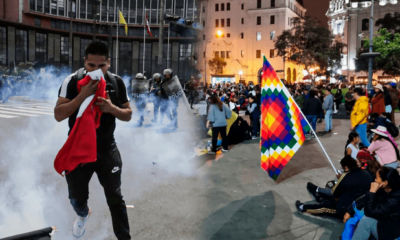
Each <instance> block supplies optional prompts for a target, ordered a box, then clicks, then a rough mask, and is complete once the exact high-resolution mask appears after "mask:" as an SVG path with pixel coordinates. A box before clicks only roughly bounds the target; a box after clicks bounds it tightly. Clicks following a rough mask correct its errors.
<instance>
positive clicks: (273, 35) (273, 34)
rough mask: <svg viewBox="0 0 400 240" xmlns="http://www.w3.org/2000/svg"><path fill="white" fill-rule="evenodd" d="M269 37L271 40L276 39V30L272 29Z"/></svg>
mask: <svg viewBox="0 0 400 240" xmlns="http://www.w3.org/2000/svg"><path fill="white" fill-rule="evenodd" d="M269 39H270V40H275V31H271V32H270V33H269Z"/></svg>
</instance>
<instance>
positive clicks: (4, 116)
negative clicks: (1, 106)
mask: <svg viewBox="0 0 400 240" xmlns="http://www.w3.org/2000/svg"><path fill="white" fill-rule="evenodd" d="M15 117H17V116H10V115H5V114H0V118H15Z"/></svg>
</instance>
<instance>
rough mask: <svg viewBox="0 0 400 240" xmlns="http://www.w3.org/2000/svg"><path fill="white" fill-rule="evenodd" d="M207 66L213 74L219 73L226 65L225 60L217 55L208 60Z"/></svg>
mask: <svg viewBox="0 0 400 240" xmlns="http://www.w3.org/2000/svg"><path fill="white" fill-rule="evenodd" d="M208 66H209V67H210V68H211V71H212V72H214V74H221V73H222V71H223V70H224V67H225V66H226V61H225V60H224V59H223V58H220V57H219V56H215V57H214V58H213V59H211V60H208Z"/></svg>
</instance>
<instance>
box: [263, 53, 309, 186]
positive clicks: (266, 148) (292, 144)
mask: <svg viewBox="0 0 400 240" xmlns="http://www.w3.org/2000/svg"><path fill="white" fill-rule="evenodd" d="M261 103H262V106H261V112H262V116H261V168H262V169H264V170H265V171H267V172H268V174H269V176H270V177H271V178H272V179H274V180H276V179H277V178H278V176H279V174H280V173H281V171H282V169H283V168H284V167H285V166H286V164H287V163H288V162H289V161H290V159H292V157H293V155H294V154H295V153H296V152H297V151H298V150H299V148H300V146H301V145H303V143H304V141H305V133H306V132H308V131H309V130H310V127H309V125H308V124H307V122H306V120H305V119H304V118H303V115H302V114H301V112H300V110H299V108H298V107H297V105H296V103H295V102H294V100H293V98H292V96H291V95H290V93H289V92H288V90H287V89H286V87H285V86H284V85H283V84H282V82H281V81H280V79H279V77H278V75H277V74H276V72H275V70H274V69H273V67H272V66H271V64H270V63H269V62H268V60H267V59H266V57H265V56H264V66H263V75H262V97H261Z"/></svg>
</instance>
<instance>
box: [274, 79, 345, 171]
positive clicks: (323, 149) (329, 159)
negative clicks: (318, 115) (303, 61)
mask: <svg viewBox="0 0 400 240" xmlns="http://www.w3.org/2000/svg"><path fill="white" fill-rule="evenodd" d="M279 81H280V82H281V84H282V86H283V88H284V91H285V94H286V95H287V96H289V97H290V98H291V99H292V101H293V103H294V104H296V106H297V108H298V109H299V111H300V113H301V115H302V116H303V118H304V120H306V122H307V124H308V125H309V126H310V129H311V131H312V132H313V134H314V135H315V138H316V139H317V141H318V143H319V145H320V146H321V148H322V151H323V152H324V153H325V156H326V158H328V161H329V163H330V164H331V165H332V168H333V170H334V171H335V174H337V173H338V172H337V169H336V168H335V165H333V163H332V160H331V158H330V157H329V155H328V153H327V152H326V151H325V148H324V146H323V145H322V143H321V141H320V140H319V138H318V136H317V134H316V133H315V131H314V129H313V128H312V125H311V124H310V122H308V119H307V118H306V116H305V115H304V113H303V111H301V108H300V107H299V105H297V103H296V101H295V100H294V99H293V97H292V95H291V94H290V93H289V91H288V89H287V88H286V86H285V84H283V82H282V81H281V80H279ZM304 135H305V134H304Z"/></svg>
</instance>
